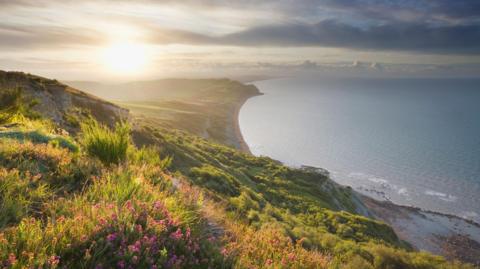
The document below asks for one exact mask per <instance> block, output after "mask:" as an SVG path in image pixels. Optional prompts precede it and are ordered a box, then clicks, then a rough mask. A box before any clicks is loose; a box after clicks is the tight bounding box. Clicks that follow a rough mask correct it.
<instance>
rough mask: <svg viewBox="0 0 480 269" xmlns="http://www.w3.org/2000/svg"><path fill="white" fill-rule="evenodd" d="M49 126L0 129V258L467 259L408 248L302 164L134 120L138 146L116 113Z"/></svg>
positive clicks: (279, 264) (421, 267)
mask: <svg viewBox="0 0 480 269" xmlns="http://www.w3.org/2000/svg"><path fill="white" fill-rule="evenodd" d="M17 119H19V118H18V117H14V118H12V119H11V120H13V121H15V120H17ZM42 124H43V125H44V126H43V127H42V126H41V125H42ZM49 124H50V123H47V121H41V120H31V119H28V118H26V117H25V118H22V122H21V126H22V127H21V128H20V127H7V130H4V131H3V133H4V134H6V135H4V136H0V267H2V268H96V267H98V266H101V267H103V268H129V267H132V268H412V269H417V268H418V269H430V268H432V269H433V268H472V267H470V266H468V265H465V264H460V263H458V262H453V263H452V262H447V261H445V259H443V258H441V257H438V256H434V255H431V254H428V253H423V252H416V251H413V250H411V249H410V248H409V246H408V245H407V244H405V243H404V242H402V241H400V240H399V239H398V238H397V236H396V235H395V233H394V232H393V230H392V229H391V228H390V227H389V226H388V225H386V224H385V223H382V222H379V221H375V220H372V219H369V218H367V217H363V216H359V215H357V214H356V212H357V204H356V202H355V198H354V196H353V193H352V191H351V189H348V188H343V187H340V186H338V185H336V184H334V183H333V182H332V181H331V180H330V179H329V178H328V176H326V175H324V174H321V173H317V172H315V171H314V170H312V169H293V168H289V167H286V166H283V165H282V164H281V163H279V162H277V161H275V160H272V159H270V158H266V157H261V158H258V157H254V156H251V155H247V154H243V153H241V152H238V151H236V150H234V149H232V148H229V147H226V146H222V145H218V144H215V143H212V142H209V141H206V140H203V139H200V138H198V137H196V136H192V135H189V134H187V133H184V132H180V131H175V130H172V129H166V128H160V127H157V126H145V125H143V123H142V122H138V126H142V128H141V129H136V130H135V133H134V134H135V138H136V142H137V143H138V144H143V145H144V146H143V147H141V148H138V147H137V146H135V145H133V144H132V138H131V137H130V135H131V134H130V128H129V126H128V125H126V124H122V123H119V124H117V125H116V127H115V128H113V129H110V128H108V127H106V126H103V125H100V124H98V123H97V122H96V121H94V120H93V119H92V120H91V121H87V122H83V123H82V124H81V127H82V132H81V133H80V134H79V135H78V136H77V137H76V139H77V141H74V140H75V138H73V137H70V136H68V135H63V136H59V135H58V134H54V133H53V132H54V130H55V128H52V127H51V126H50V125H49ZM30 127H35V128H34V129H29V128H30ZM56 138H61V139H63V140H65V141H69V143H70V144H72V145H77V148H78V150H73V149H72V148H70V147H69V146H62V144H61V142H52V141H59V140H56ZM65 143H66V142H65ZM67 144H68V143H67ZM218 230H220V232H218Z"/></svg>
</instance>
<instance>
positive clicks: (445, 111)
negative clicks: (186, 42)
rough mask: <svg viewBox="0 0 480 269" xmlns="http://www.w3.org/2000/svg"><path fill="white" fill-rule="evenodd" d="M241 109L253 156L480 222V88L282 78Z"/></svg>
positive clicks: (455, 82) (466, 82)
mask: <svg viewBox="0 0 480 269" xmlns="http://www.w3.org/2000/svg"><path fill="white" fill-rule="evenodd" d="M254 84H255V85H256V86H257V87H258V88H259V90H260V91H261V92H262V93H264V95H262V96H256V97H253V98H251V99H249V100H248V101H247V102H246V103H245V104H244V106H243V107H242V109H241V111H240V115H239V123H240V129H241V132H242V135H243V137H244V139H245V141H246V143H247V144H248V146H249V147H250V150H251V152H252V153H253V154H254V155H266V156H270V157H272V158H274V159H277V160H280V161H282V162H284V163H285V164H287V165H291V166H300V165H310V166H316V167H322V168H325V169H327V170H329V171H330V173H331V175H332V178H333V179H334V180H336V181H337V182H339V183H341V184H345V185H350V186H352V187H353V188H354V189H356V190H358V191H360V192H362V193H365V194H368V195H370V196H373V197H375V198H379V199H388V200H391V201H393V202H395V203H399V204H403V205H412V206H417V207H421V208H424V209H428V210H433V211H438V212H442V213H449V214H455V215H458V216H461V217H465V218H468V219H472V220H475V221H476V222H480V80H478V79H477V80H474V79H337V80H333V79H329V80H325V79H319V78H283V79H275V80H266V81H260V82H255V83H254Z"/></svg>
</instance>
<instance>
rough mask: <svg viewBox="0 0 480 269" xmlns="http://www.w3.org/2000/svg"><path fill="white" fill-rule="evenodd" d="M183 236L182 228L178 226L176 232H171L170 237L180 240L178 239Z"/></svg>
mask: <svg viewBox="0 0 480 269" xmlns="http://www.w3.org/2000/svg"><path fill="white" fill-rule="evenodd" d="M182 236H183V234H182V230H180V228H178V229H177V231H176V232H174V233H171V234H170V237H171V238H173V239H175V240H178V239H180V238H182Z"/></svg>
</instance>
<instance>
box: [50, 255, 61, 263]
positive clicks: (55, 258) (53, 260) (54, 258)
mask: <svg viewBox="0 0 480 269" xmlns="http://www.w3.org/2000/svg"><path fill="white" fill-rule="evenodd" d="M48 263H49V264H50V265H57V264H59V263H60V256H51V257H50V259H48Z"/></svg>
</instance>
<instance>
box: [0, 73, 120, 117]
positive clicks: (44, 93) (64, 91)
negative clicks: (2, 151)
mask: <svg viewBox="0 0 480 269" xmlns="http://www.w3.org/2000/svg"><path fill="white" fill-rule="evenodd" d="M0 86H1V87H3V88H17V87H19V88H21V89H22V90H23V93H24V94H25V95H26V96H27V97H31V98H32V99H36V100H37V101H38V104H37V105H35V106H34V108H33V109H34V110H36V111H38V112H39V113H40V114H42V115H43V116H45V117H46V118H50V119H52V120H53V121H54V122H55V123H57V124H59V125H60V126H63V125H65V121H66V119H65V115H66V114H67V113H73V112H78V111H88V112H89V113H91V114H92V115H93V116H94V117H95V118H97V119H99V120H100V121H101V122H103V123H105V124H112V123H114V122H116V121H118V120H121V119H126V118H128V110H127V109H125V108H121V107H118V106H116V105H114V104H112V103H110V102H107V101H104V100H101V99H99V98H97V97H95V96H93V95H90V94H86V93H84V92H81V91H79V90H77V89H74V88H71V87H69V86H67V85H65V84H62V83H60V82H58V81H56V80H50V79H46V78H42V77H38V76H34V75H29V74H25V73H21V72H5V71H0Z"/></svg>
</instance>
